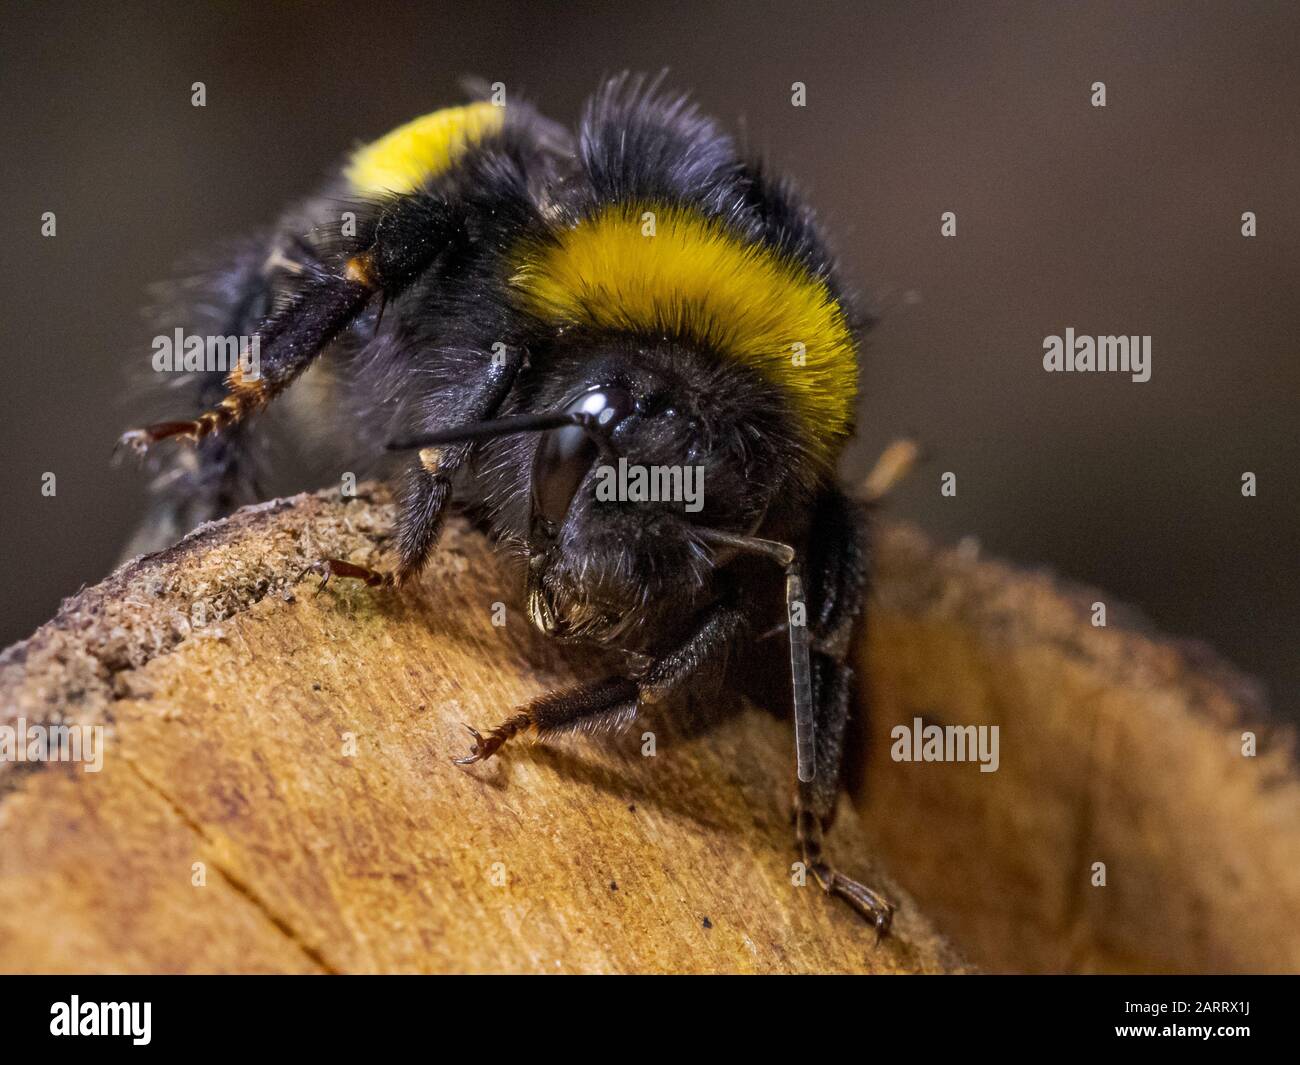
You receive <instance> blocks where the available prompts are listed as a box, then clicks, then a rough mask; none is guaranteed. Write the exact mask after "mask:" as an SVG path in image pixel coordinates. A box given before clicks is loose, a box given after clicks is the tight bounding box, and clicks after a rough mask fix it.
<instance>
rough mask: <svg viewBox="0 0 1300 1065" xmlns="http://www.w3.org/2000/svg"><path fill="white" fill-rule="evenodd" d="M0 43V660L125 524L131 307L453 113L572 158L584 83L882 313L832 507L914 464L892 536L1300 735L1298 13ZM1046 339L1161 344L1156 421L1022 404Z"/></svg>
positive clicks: (309, 27) (530, 16) (592, 25)
mask: <svg viewBox="0 0 1300 1065" xmlns="http://www.w3.org/2000/svg"><path fill="white" fill-rule="evenodd" d="M0 38H2V39H0V103H2V105H3V106H2V107H0V125H2V128H3V139H2V140H0V144H2V145H3V150H4V153H5V167H4V170H3V178H2V180H3V183H4V187H3V197H2V199H0V202H3V204H4V210H5V213H6V226H5V231H6V233H7V235H8V236H9V238H10V240H11V245H10V247H9V251H8V253H7V254H6V255H5V256H3V261H2V262H0V271H2V272H3V292H4V297H5V299H4V312H3V316H2V320H0V359H2V360H3V368H4V380H5V382H6V390H5V395H4V400H3V411H4V416H3V437H2V439H0V444H3V456H4V460H3V463H2V464H0V478H2V481H0V483H2V485H3V490H4V491H3V509H2V510H0V513H2V514H3V534H2V537H0V548H2V549H3V560H4V561H3V566H0V644H7V643H9V642H11V641H13V640H16V639H19V638H21V637H23V636H26V635H28V634H29V633H30V632H31V630H32V629H34V628H35V627H36V626H37V625H38V624H39V623H40V622H41V621H43V620H45V619H46V618H47V617H48V616H49V615H51V614H52V613H53V611H54V610H55V608H56V607H57V605H58V602H59V599H60V597H62V596H64V595H67V594H70V593H71V592H73V591H75V590H76V588H77V587H78V586H79V585H80V584H81V583H83V582H93V581H96V580H98V579H99V578H101V577H102V576H104V574H105V573H106V572H107V570H108V569H109V567H110V566H111V565H112V563H113V561H114V559H115V557H116V552H117V551H118V550H119V548H120V546H121V544H122V542H123V540H124V538H125V537H126V535H127V533H128V531H129V529H130V528H131V526H132V523H133V521H134V520H135V519H136V518H137V517H138V516H139V514H140V512H141V510H142V505H143V499H144V479H143V477H142V476H140V475H139V474H138V473H137V472H135V471H133V470H132V469H130V468H129V467H127V468H121V469H112V468H110V467H109V464H108V458H109V452H110V449H111V447H112V443H113V441H114V439H115V438H116V436H117V434H118V433H119V431H120V430H121V429H122V428H124V427H126V426H127V425H128V424H130V423H131V422H132V421H133V420H134V417H133V406H132V404H131V402H130V401H129V397H128V396H126V395H124V389H123V383H124V381H125V380H126V379H127V376H128V372H129V371H132V370H138V369H139V367H141V366H145V365H147V360H148V358H149V355H150V349H149V346H148V338H149V335H151V334H150V332H149V331H147V330H146V329H144V327H143V326H142V324H141V321H140V318H139V316H138V314H137V309H138V308H139V306H140V305H141V304H142V302H143V290H144V287H145V286H146V284H148V283H149V282H150V281H153V280H156V279H158V278H160V277H163V276H166V275H167V274H168V273H169V268H170V265H171V264H172V263H173V262H174V261H175V260H177V259H178V258H179V257H181V256H182V255H184V254H185V253H187V252H189V251H192V250H195V249H201V248H202V247H204V246H205V245H207V244H210V243H211V242H212V241H214V240H215V239H219V238H221V237H223V236H227V235H231V234H236V233H239V232H241V231H245V230H249V229H251V228H255V227H257V226H260V225H262V224H264V223H267V222H269V221H271V220H272V219H273V218H274V216H275V215H276V213H277V212H278V211H279V209H280V208H281V207H282V206H283V205H284V204H285V203H286V202H287V201H289V200H290V199H292V198H294V197H296V196H298V195H300V194H302V193H304V192H306V191H309V189H310V188H311V187H312V185H313V184H314V182H315V181H316V180H317V178H318V177H319V176H320V175H321V174H322V173H323V171H324V170H325V168H327V167H328V166H329V165H330V164H331V163H332V162H333V161H334V160H336V159H337V158H338V156H339V154H340V153H341V152H342V151H344V150H345V149H346V148H347V147H348V146H349V145H350V144H352V143H353V142H354V141H355V140H356V139H358V138H369V137H374V136H376V135H378V134H380V133H382V132H385V131H386V130H387V129H389V128H391V127H392V126H394V125H396V124H397V123H399V122H401V121H404V120H406V119H408V118H410V117H412V116H414V115H417V114H421V113H423V112H425V111H428V110H431V109H433V108H434V107H436V106H440V105H442V104H445V103H450V102H455V101H456V100H457V99H458V98H459V94H458V89H457V84H458V80H459V79H460V77H461V76H462V75H464V74H467V73H470V74H477V75H480V76H482V77H485V78H487V79H489V80H493V81H503V82H505V83H506V85H507V90H508V92H511V93H519V92H523V93H525V94H527V95H528V96H530V97H531V98H533V99H534V100H535V101H536V102H537V103H538V104H540V105H541V106H542V108H543V109H544V110H545V111H547V112H548V113H550V114H551V115H552V116H553V117H555V118H557V119H561V120H563V121H566V122H568V121H572V120H573V119H574V117H575V116H576V114H577V112H578V109H579V107H580V105H581V102H582V100H583V98H584V96H585V95H586V94H587V93H588V92H589V91H590V90H591V89H592V88H593V87H594V86H595V85H596V83H597V82H598V80H599V79H600V77H601V76H602V75H603V74H605V73H611V72H615V71H618V70H621V69H623V68H632V69H641V70H651V71H654V70H658V69H660V68H662V67H665V66H667V67H670V68H671V71H672V74H671V77H670V83H671V84H673V85H675V86H680V87H683V88H689V89H692V90H693V91H694V92H695V94H696V96H697V98H698V99H699V101H700V102H701V104H702V105H703V106H704V107H705V108H706V109H707V110H709V111H710V112H712V113H714V114H716V115H717V116H718V117H720V118H721V119H723V120H724V121H725V122H726V123H728V124H729V125H731V126H732V128H733V129H737V130H743V131H744V133H745V137H746V138H747V140H748V143H749V144H750V145H751V146H752V147H753V148H755V149H758V150H761V151H764V152H766V153H767V154H769V155H770V156H771V157H772V158H773V160H774V161H775V162H776V163H778V164H779V165H780V166H781V167H783V168H785V169H788V170H790V171H792V172H793V173H795V174H796V176H797V177H798V178H799V179H800V181H801V183H802V185H803V186H804V187H805V188H806V189H807V190H808V191H809V192H810V193H811V195H812V197H813V199H814V201H815V203H816V205H817V206H818V208H819V209H820V210H821V212H822V213H823V215H824V217H825V218H826V219H827V220H828V222H829V223H830V224H831V226H832V227H833V230H834V232H836V233H837V235H838V247H839V250H840V252H841V254H842V258H843V260H844V262H845V265H846V268H847V272H848V273H849V274H850V275H851V276H852V277H854V278H856V279H858V280H859V281H860V282H861V284H862V285H863V287H864V289H865V290H866V291H867V292H868V293H869V294H870V295H872V296H873V297H874V299H875V301H876V303H877V305H878V307H879V308H880V311H881V314H882V320H881V322H880V325H879V326H878V328H877V329H876V331H875V332H874V333H873V334H872V338H871V341H870V345H869V348H868V351H867V359H866V374H865V390H864V397H863V400H862V404H861V434H860V440H859V442H858V443H857V444H856V445H855V447H854V449H853V451H852V453H851V455H850V457H849V463H848V465H847V466H846V470H845V472H846V474H848V475H854V474H859V473H861V472H862V471H863V470H864V469H865V467H866V466H867V464H868V463H869V461H870V460H871V458H872V457H874V455H875V454H876V453H877V452H878V451H879V449H880V448H881V446H882V445H883V444H884V443H885V442H886V441H887V440H888V439H890V438H891V437H893V436H895V435H898V434H899V433H902V432H912V433H915V434H917V435H919V437H920V438H921V439H922V440H923V441H924V442H925V444H926V445H927V447H928V449H929V451H930V452H931V455H932V458H931V461H930V462H929V463H928V464H927V465H926V466H925V467H923V468H922V469H921V471H920V472H919V474H917V475H916V476H914V478H913V479H912V481H911V482H910V483H908V484H907V485H906V486H905V487H904V488H903V489H902V490H901V491H900V492H899V493H898V495H897V497H896V499H895V500H894V504H893V507H894V510H895V511H896V512H897V513H899V514H901V515H903V516H906V517H909V518H913V519H915V520H917V521H918V522H919V523H921V524H922V525H923V526H924V527H925V528H926V529H927V530H929V531H930V532H931V533H932V534H934V535H935V536H937V537H939V538H941V539H943V540H946V541H955V540H957V539H959V538H961V537H963V536H967V535H972V536H975V537H978V539H979V540H980V542H981V543H982V544H983V545H984V547H985V548H986V549H988V550H989V551H992V552H995V553H997V554H1000V555H1005V556H1007V557H1009V558H1012V559H1015V560H1018V561H1020V562H1022V563H1026V564H1033V565H1037V564H1044V565H1048V566H1051V567H1053V568H1055V569H1056V570H1058V571H1060V572H1061V573H1063V574H1065V575H1067V576H1069V577H1072V578H1075V579H1078V580H1083V581H1087V582H1092V583H1095V584H1097V585H1099V586H1101V587H1103V588H1105V589H1107V590H1108V591H1109V592H1110V593H1113V595H1114V596H1116V597H1118V598H1120V599H1123V600H1127V601H1129V602H1131V603H1133V604H1135V605H1138V606H1140V607H1141V608H1142V609H1143V610H1144V611H1145V612H1146V613H1147V615H1148V616H1149V617H1150V618H1151V619H1152V620H1153V621H1154V622H1155V623H1156V624H1157V625H1159V626H1160V627H1161V628H1163V629H1165V630H1167V631H1169V632H1171V633H1174V634H1178V635H1185V636H1191V637H1197V638H1201V639H1204V640H1206V641H1208V642H1209V643H1211V644H1213V645H1214V646H1215V647H1217V648H1218V649H1219V650H1220V651H1221V652H1223V653H1224V654H1225V655H1226V656H1228V657H1229V658H1231V659H1232V660H1233V661H1235V662H1236V663H1237V664H1238V665H1240V666H1241V667H1243V668H1244V669H1246V670H1248V671H1249V672H1251V673H1254V674H1255V675H1257V676H1259V677H1260V678H1262V679H1263V680H1264V681H1265V682H1266V683H1267V685H1268V687H1269V688H1270V690H1271V692H1272V695H1273V699H1274V703H1275V705H1277V706H1278V707H1279V709H1281V710H1283V711H1284V712H1287V713H1294V712H1295V707H1296V704H1297V699H1296V698H1295V695H1296V691H1297V686H1298V683H1300V656H1297V654H1296V651H1295V647H1296V643H1297V637H1298V636H1300V596H1298V595H1297V592H1296V588H1297V582H1296V580H1295V571H1296V561H1297V550H1296V549H1297V540H1298V539H1300V537H1298V536H1297V532H1298V531H1300V499H1298V498H1297V494H1296V481H1297V477H1296V470H1297V461H1298V460H1300V445H1298V444H1297V441H1296V431H1297V417H1296V415H1297V405H1298V399H1300V358H1297V344H1296V338H1297V336H1300V302H1298V301H1297V296H1296V293H1297V282H1300V263H1298V260H1297V244H1298V239H1297V238H1298V237H1300V201H1298V200H1297V187H1298V186H1297V178H1296V175H1297V173H1300V144H1298V142H1297V128H1296V127H1297V117H1298V114H1300V106H1298V101H1300V67H1298V65H1297V62H1296V58H1295V57H1296V53H1297V46H1298V45H1300V11H1297V9H1296V8H1295V7H1294V6H1293V5H1291V4H1282V3H1277V4H1235V5H1232V6H1231V7H1229V6H1228V5H1217V6H1207V5H1199V4H1198V5H1173V4H1164V3H1162V4H1156V5H1152V4H1135V3H1118V4H1080V5H1070V6H1068V7H1066V6H1064V5H1058V4H1042V5H1030V4H996V5H995V4H979V5H971V4H920V3H915V4H905V5H904V4H890V5H879V4H871V5H868V4H863V3H859V4H836V5H815V4H760V3H724V4H704V3H690V4H680V5H678V4H641V3H637V4H631V3H629V4H617V5H615V4H598V5H590V6H588V5H564V6H560V5H553V4H540V3H537V4H528V3H508V2H504V0H497V2H493V3H488V4H474V5H466V4H456V5H451V4H432V3H430V4H421V5H413V6H410V7H409V8H408V7H407V6H405V5H403V6H402V7H396V6H395V7H393V8H389V7H387V6H385V5H382V4H377V3H370V4H326V3H313V4H287V3H282V4H274V5H271V4H252V3H249V4H245V5H239V6H236V5H233V4H231V5H225V4H223V5H212V6H195V5H180V4H176V5H157V6H153V5H147V6H146V5H138V4H127V5H111V6H109V5H91V4H85V5H77V4H58V3H47V4H42V5H39V6H35V5H33V6H31V7H26V8H21V9H20V8H17V7H16V6H15V5H6V6H5V8H4V9H3V13H2V14H0ZM194 81H203V82H205V83H206V85H207V92H208V105H207V107H206V108H194V107H192V106H191V104H190V85H191V83H192V82H194ZM794 81H802V82H805V83H806V84H807V91H808V106H807V107H806V108H803V109H798V108H794V107H792V106H791V103H790V88H791V83H792V82H794ZM1094 81H1104V82H1105V83H1106V86H1107V97H1108V101H1107V102H1108V106H1107V107H1106V108H1105V109H1095V108H1093V107H1092V106H1090V105H1089V94H1090V86H1091V84H1092V83H1093V82H1094ZM49 210H52V211H55V212H56V213H57V216H58V236H57V237H56V238H54V239H43V238H42V237H41V236H40V217H41V214H42V212H44V211H49ZM949 210H951V211H955V212H956V213H957V216H958V236H957V238H956V239H943V238H942V237H941V236H940V233H939V225H940V214H941V213H942V212H944V211H949ZM1246 210H1250V211H1254V212H1255V213H1256V214H1257V216H1258V219H1259V236H1257V237H1256V238H1254V239H1245V238H1243V237H1242V236H1241V234H1240V225H1241V223H1240V217H1241V213H1242V212H1243V211H1246ZM1067 326H1073V327H1075V329H1076V330H1077V331H1078V332H1079V333H1089V334H1110V333H1126V334H1127V333H1136V334H1151V335H1152V336H1153V338H1154V339H1153V342H1152V343H1153V372H1152V379H1151V381H1150V382H1148V383H1146V384H1133V383H1130V382H1129V380H1128V379H1127V377H1125V376H1123V375H1093V376H1085V375H1077V374H1075V375H1067V374H1056V375H1049V374H1046V373H1044V372H1043V370H1042V367H1041V356H1042V341H1043V338H1044V337H1045V336H1047V335H1049V334H1056V333H1061V332H1063V330H1064V329H1065V328H1066V327H1067ZM134 409H135V410H138V409H139V408H138V406H137V407H135V408H134ZM946 470H952V471H955V472H956V473H957V475H958V496H957V498H955V499H944V498H941V496H940V494H939V477H940V474H941V473H942V472H943V471H946ZM1246 470H1250V471H1253V472H1255V473H1256V474H1257V475H1258V478H1259V495H1258V497H1257V498H1254V499H1244V498H1243V497H1242V495H1241V492H1240V483H1241V482H1240V479H1241V474H1242V472H1243V471H1246ZM46 471H51V472H54V473H55V474H56V475H57V478H58V481H57V495H56V496H55V497H54V498H52V499H51V498H45V497H43V496H42V495H41V491H40V487H41V476H42V474H43V473H44V472H46Z"/></svg>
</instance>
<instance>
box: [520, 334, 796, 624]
mask: <svg viewBox="0 0 1300 1065" xmlns="http://www.w3.org/2000/svg"><path fill="white" fill-rule="evenodd" d="M641 356H642V357H641V358H640V359H639V360H638V361H637V362H635V363H632V364H629V361H628V360H627V359H625V358H620V359H615V360H612V361H611V362H609V363H608V364H606V365H605V366H603V367H602V366H600V364H599V363H597V364H596V365H595V366H593V365H592V364H591V363H588V364H587V366H586V372H585V373H584V374H583V378H584V379H583V380H579V381H573V382H571V383H570V384H569V386H568V388H567V390H566V391H565V392H564V393H563V394H562V396H560V397H558V399H557V401H554V406H555V407H556V408H558V409H563V410H568V411H570V412H574V413H581V414H583V415H585V416H587V419H588V427H587V428H585V429H584V428H580V427H577V426H566V427H564V428H562V429H555V430H550V431H548V432H546V433H543V434H542V435H541V436H540V437H539V438H537V440H536V444H535V448H534V450H533V452H532V461H531V466H530V469H529V496H530V529H529V536H528V540H529V568H528V610H529V616H530V617H531V619H532V621H533V623H534V624H535V625H537V626H538V627H539V628H540V629H541V630H542V631H544V632H546V633H547V634H548V635H552V636H555V637H558V638H568V639H585V640H591V641H595V642H598V643H604V644H609V645H617V646H620V647H624V648H627V649H639V648H640V647H641V646H643V645H646V644H650V643H653V642H654V641H655V640H656V639H658V638H660V637H663V636H666V635H667V634H668V633H669V631H671V630H673V629H676V628H679V627H680V626H681V625H682V624H684V623H686V622H688V621H689V620H690V618H691V616H692V615H693V613H694V612H695V610H696V609H697V608H698V607H699V606H700V605H702V604H703V603H704V602H706V601H708V599H709V598H710V595H711V592H712V584H713V577H714V570H715V566H716V562H717V560H716V559H715V557H714V556H713V554H712V552H711V551H710V550H708V549H707V548H705V547H704V546H703V545H702V544H701V543H700V542H699V540H698V539H697V538H696V537H694V536H693V535H692V529H693V528H698V527H702V526H707V527H710V528H716V529H726V530H729V531H735V532H751V531H753V529H754V528H755V527H756V526H757V524H758V523H759V521H761V518H762V516H763V513H764V512H765V511H766V509H767V505H768V500H769V498H770V486H771V484H772V483H774V482H775V481H776V479H777V477H776V473H775V471H772V470H769V471H768V472H769V476H768V477H767V478H764V477H763V476H762V474H761V472H759V473H758V474H757V475H756V470H755V465H756V464H755V459H756V458H759V453H758V452H756V451H755V446H756V445H755V444H754V443H753V441H754V439H755V436H756V434H753V433H751V432H749V431H748V430H747V427H746V425H745V424H744V416H743V407H740V408H738V409H737V410H735V411H731V410H729V405H728V403H727V402H726V401H725V400H726V399H730V400H734V399H735V398H736V397H735V395H734V394H732V395H728V396H725V398H724V396H723V395H718V394H717V393H710V392H709V391H708V390H707V389H706V390H703V391H702V390H701V389H700V388H697V387H694V386H695V385H703V384H706V382H694V383H693V382H688V381H683V380H681V379H679V378H677V377H675V375H674V374H673V373H672V372H671V371H667V372H666V371H665V370H664V368H663V367H658V368H656V367H655V366H654V365H653V360H651V359H647V358H646V357H645V353H641ZM554 380H555V378H552V381H554ZM707 384H709V385H711V386H712V387H714V388H719V389H721V388H722V387H723V385H724V383H723V382H707ZM747 439H748V440H749V441H750V443H749V444H748V445H746V443H745V441H746V440H747ZM760 446H761V445H760ZM769 458H770V460H771V462H773V463H774V462H775V457H774V456H769ZM758 465H759V466H761V461H760V462H759V463H758Z"/></svg>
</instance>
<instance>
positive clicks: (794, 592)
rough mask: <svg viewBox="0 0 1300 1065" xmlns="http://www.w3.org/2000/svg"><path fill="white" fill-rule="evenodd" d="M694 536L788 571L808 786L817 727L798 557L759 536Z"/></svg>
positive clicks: (799, 738)
mask: <svg viewBox="0 0 1300 1065" xmlns="http://www.w3.org/2000/svg"><path fill="white" fill-rule="evenodd" d="M693 532H694V533H695V535H696V536H697V537H699V539H701V540H702V541H704V543H706V544H710V545H712V546H714V547H729V548H732V549H733V550H735V551H744V552H747V553H748V554H752V555H761V556H762V557H763V558H767V559H770V560H771V561H773V562H775V563H776V564H777V565H778V566H781V567H782V568H783V569H784V570H785V612H786V626H785V628H786V632H787V634H788V635H789V638H790V681H791V687H792V694H793V696H794V745H795V756H796V763H797V767H798V773H799V779H800V780H801V781H802V782H803V783H805V784H806V783H808V781H810V780H812V779H813V777H814V775H815V774H816V772H817V761H816V746H815V740H816V723H815V720H814V717H813V705H812V660H811V653H810V649H809V640H808V607H807V604H806V603H805V602H804V588H803V574H802V573H801V572H800V570H799V557H798V555H797V554H796V552H795V549H794V548H793V547H791V546H790V545H789V544H783V543H781V542H780V541H778V540H764V539H763V538H762V537H759V536H737V535H736V534H734V533H728V532H722V531H721V530H719V529H695V530H693Z"/></svg>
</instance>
